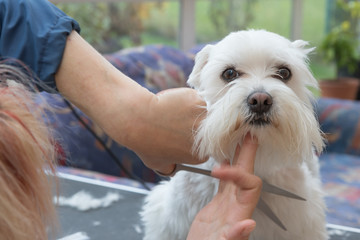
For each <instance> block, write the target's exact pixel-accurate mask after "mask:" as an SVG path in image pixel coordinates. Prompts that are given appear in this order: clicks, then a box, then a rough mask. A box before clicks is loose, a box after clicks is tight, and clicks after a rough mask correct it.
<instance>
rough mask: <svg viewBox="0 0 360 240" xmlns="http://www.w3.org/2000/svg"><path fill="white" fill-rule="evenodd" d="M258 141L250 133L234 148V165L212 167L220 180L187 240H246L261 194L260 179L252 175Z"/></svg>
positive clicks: (251, 227) (214, 174)
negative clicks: (212, 196) (216, 191)
mask: <svg viewBox="0 0 360 240" xmlns="http://www.w3.org/2000/svg"><path fill="white" fill-rule="evenodd" d="M257 147H258V144H257V140H256V139H255V138H251V137H250V136H249V134H248V135H247V136H246V137H245V140H244V142H243V144H242V146H241V149H240V148H239V146H238V147H237V149H236V153H235V157H234V164H233V166H232V167H230V166H228V165H227V166H225V165H223V166H221V167H220V168H218V169H214V170H213V172H212V175H213V176H214V177H216V178H219V179H220V185H219V190H218V193H217V194H216V196H215V197H214V199H213V200H212V201H211V202H210V203H209V204H208V205H206V206H205V207H204V208H203V209H202V210H201V211H200V212H199V213H198V215H197V216H196V217H195V220H194V221H193V223H192V225H191V228H190V232H189V235H188V238H187V240H201V239H207V240H212V239H213V240H225V239H226V240H247V239H248V238H249V236H250V233H251V232H252V231H253V230H254V229H255V226H256V223H255V221H254V220H252V219H251V216H252V214H253V211H254V209H255V207H256V205H257V202H258V200H259V197H260V193H261V187H262V183H261V179H260V178H259V177H257V176H255V175H254V160H255V155H256V150H257Z"/></svg>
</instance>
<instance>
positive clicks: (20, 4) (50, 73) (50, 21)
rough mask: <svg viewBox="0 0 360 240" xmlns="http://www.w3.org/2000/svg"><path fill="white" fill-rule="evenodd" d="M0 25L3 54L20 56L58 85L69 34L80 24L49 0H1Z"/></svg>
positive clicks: (50, 83) (50, 84)
mask: <svg viewBox="0 0 360 240" xmlns="http://www.w3.org/2000/svg"><path fill="white" fill-rule="evenodd" d="M0 27H1V29H0V56H1V57H2V58H15V59H18V60H21V61H22V62H23V63H25V64H26V65H27V66H28V67H30V68H31V70H32V71H33V72H34V73H35V74H36V75H37V77H38V78H39V79H40V80H41V81H43V82H44V83H45V84H46V85H47V86H48V87H51V88H53V89H56V85H55V79H54V75H55V73H56V71H57V69H58V67H59V65H60V63H61V59H62V56H63V53H64V49H65V44H66V39H67V36H68V35H69V34H70V33H71V32H72V31H73V30H75V31H78V32H80V27H79V24H78V23H77V22H76V21H75V20H74V19H72V18H70V17H69V16H67V15H66V14H65V13H64V12H62V11H61V10H60V9H58V8H57V7H56V6H54V5H53V4H52V3H50V2H48V1H47V0H0Z"/></svg>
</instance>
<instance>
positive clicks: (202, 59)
mask: <svg viewBox="0 0 360 240" xmlns="http://www.w3.org/2000/svg"><path fill="white" fill-rule="evenodd" d="M212 47H213V45H210V44H208V45H206V46H205V47H204V48H203V49H201V51H200V52H198V53H197V54H196V57H195V65H194V68H193V70H192V72H191V74H190V76H189V79H188V81H187V84H188V85H189V86H190V87H193V88H195V89H196V88H199V87H200V73H201V70H202V68H203V67H204V66H205V65H206V63H207V61H208V58H209V53H210V50H211V48H212Z"/></svg>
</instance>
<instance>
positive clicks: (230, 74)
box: [221, 68, 240, 82]
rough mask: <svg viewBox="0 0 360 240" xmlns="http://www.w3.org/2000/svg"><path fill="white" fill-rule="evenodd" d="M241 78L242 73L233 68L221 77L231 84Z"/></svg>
mask: <svg viewBox="0 0 360 240" xmlns="http://www.w3.org/2000/svg"><path fill="white" fill-rule="evenodd" d="M239 76H240V73H239V72H238V71H236V70H235V69H233V68H228V69H226V70H225V71H224V72H223V73H222V74H221V77H222V79H224V80H225V81H227V82H230V81H232V80H234V79H236V78H238V77H239Z"/></svg>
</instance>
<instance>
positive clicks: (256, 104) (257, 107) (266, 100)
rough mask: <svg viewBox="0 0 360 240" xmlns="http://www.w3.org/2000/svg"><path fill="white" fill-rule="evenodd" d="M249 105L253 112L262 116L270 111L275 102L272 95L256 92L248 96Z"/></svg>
mask: <svg viewBox="0 0 360 240" xmlns="http://www.w3.org/2000/svg"><path fill="white" fill-rule="evenodd" d="M247 103H248V106H249V108H250V110H251V111H252V112H254V113H257V114H262V113H266V112H268V111H269V110H270V108H271V106H272V104H273V100H272V97H271V95H270V94H268V93H266V92H262V91H256V92H253V93H251V94H250V95H249V96H248V98H247Z"/></svg>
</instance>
